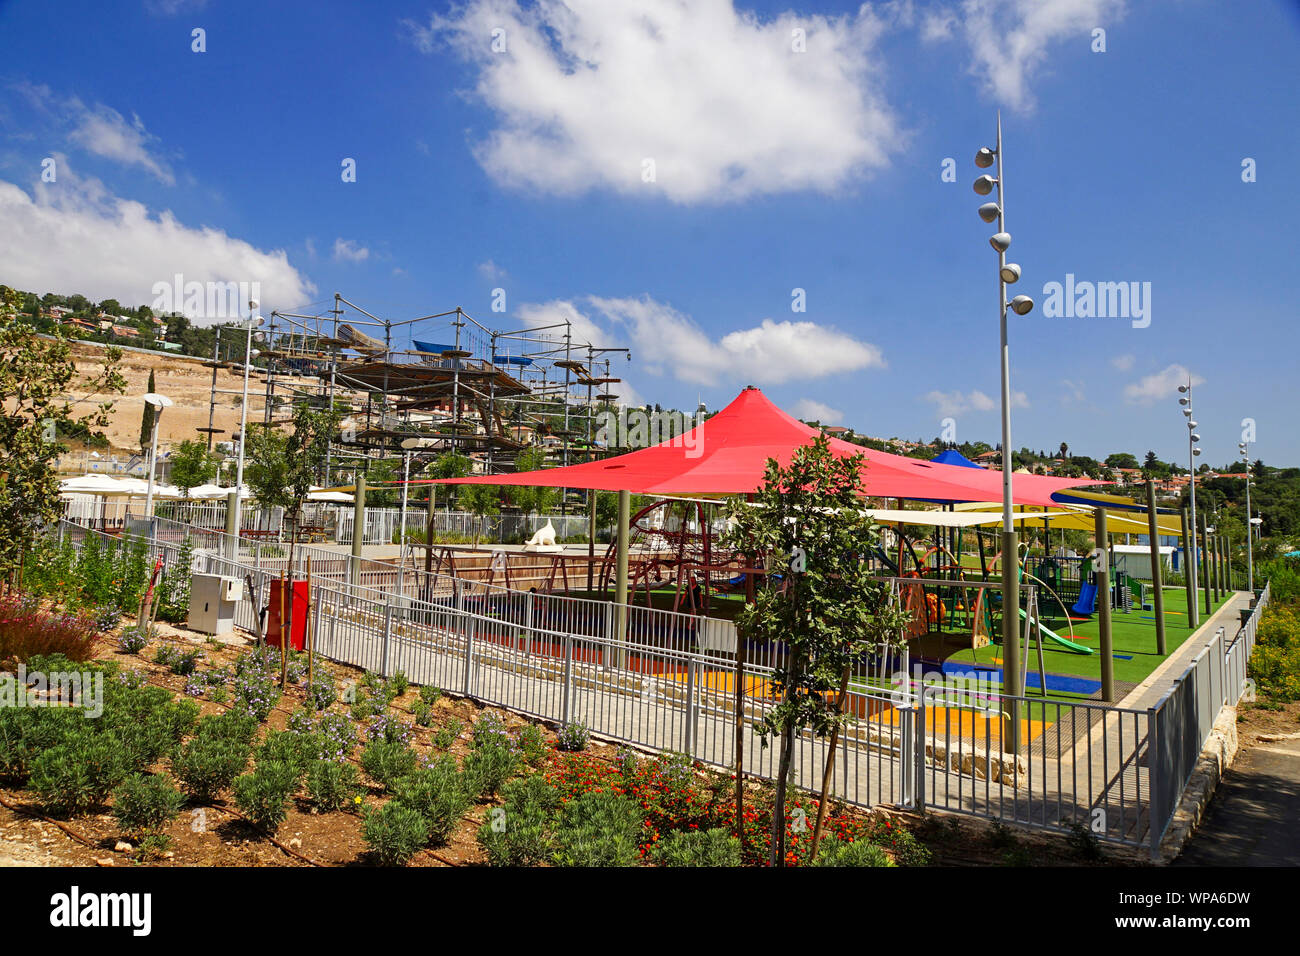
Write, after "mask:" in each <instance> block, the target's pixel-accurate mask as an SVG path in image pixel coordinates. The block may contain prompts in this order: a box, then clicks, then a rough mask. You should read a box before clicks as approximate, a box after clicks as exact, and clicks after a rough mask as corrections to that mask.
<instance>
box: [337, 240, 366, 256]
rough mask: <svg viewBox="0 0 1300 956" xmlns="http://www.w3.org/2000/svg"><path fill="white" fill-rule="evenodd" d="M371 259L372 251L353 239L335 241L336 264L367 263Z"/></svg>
mask: <svg viewBox="0 0 1300 956" xmlns="http://www.w3.org/2000/svg"><path fill="white" fill-rule="evenodd" d="M369 258H370V250H369V249H367V248H366V247H365V246H363V245H361V244H360V243H359V242H357V241H355V240H353V239H343V238H339V239H335V240H334V261H335V262H365V261H366V260H367V259H369Z"/></svg>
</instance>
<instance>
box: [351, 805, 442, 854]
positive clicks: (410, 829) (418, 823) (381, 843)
mask: <svg viewBox="0 0 1300 956" xmlns="http://www.w3.org/2000/svg"><path fill="white" fill-rule="evenodd" d="M362 831H363V835H364V837H365V840H366V845H367V846H368V847H370V852H371V853H373V854H374V856H375V859H376V860H377V861H378V862H379V864H380V865H381V866H405V865H406V864H407V863H408V862H410V859H411V857H413V856H415V854H417V853H419V852H420V849H421V848H422V847H423V846H424V845H425V844H426V843H428V842H429V823H428V821H427V820H425V819H424V817H423V816H422V815H421V814H420V813H419V811H417V810H412V809H411V808H410V807H407V806H404V805H402V804H400V803H397V802H395V801H390V802H389V803H386V804H385V805H384V806H382V807H380V808H379V809H378V810H374V811H371V812H370V813H367V814H366V822H365V825H364V826H363V827H362Z"/></svg>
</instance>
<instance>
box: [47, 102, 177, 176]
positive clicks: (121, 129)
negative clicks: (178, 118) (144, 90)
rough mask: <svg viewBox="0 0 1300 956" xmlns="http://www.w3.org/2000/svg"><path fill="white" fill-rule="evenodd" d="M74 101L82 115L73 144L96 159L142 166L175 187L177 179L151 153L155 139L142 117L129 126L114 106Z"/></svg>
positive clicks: (135, 118)
mask: <svg viewBox="0 0 1300 956" xmlns="http://www.w3.org/2000/svg"><path fill="white" fill-rule="evenodd" d="M73 102H74V103H75V104H76V105H77V106H78V107H80V109H81V115H80V116H79V118H78V120H77V125H76V127H75V128H74V129H73V130H72V134H71V135H72V139H73V141H74V142H76V143H79V144H80V145H82V146H84V147H85V148H86V149H87V150H89V151H90V152H92V153H94V154H95V155H96V156H103V157H104V158H105V159H112V160H115V161H116V162H119V163H122V164H124V165H127V166H141V167H143V168H144V169H146V170H148V171H149V172H150V173H152V174H153V176H154V177H155V178H156V179H158V180H159V181H160V182H163V183H166V184H167V185H168V186H173V185H175V183H176V177H175V175H173V173H172V171H171V169H170V168H169V167H168V166H167V164H166V163H164V162H162V161H161V160H159V159H156V158H155V157H154V156H153V155H151V154H150V152H149V147H150V144H151V143H152V142H153V141H154V140H155V139H156V137H153V136H151V135H149V133H148V131H147V130H146V129H145V128H144V123H142V122H141V121H140V117H138V116H133V117H132V118H131V122H129V123H128V122H127V121H126V118H125V117H124V116H122V114H121V113H119V112H118V111H117V110H115V109H113V108H111V107H108V106H104V105H102V104H100V105H98V106H96V107H94V108H90V107H86V106H83V105H82V104H81V101H80V100H73Z"/></svg>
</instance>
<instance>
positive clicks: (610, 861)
mask: <svg viewBox="0 0 1300 956" xmlns="http://www.w3.org/2000/svg"><path fill="white" fill-rule="evenodd" d="M641 820H642V818H641V808H640V807H638V806H637V805H636V804H635V803H633V802H632V801H631V800H630V799H628V798H627V797H625V796H623V795H621V794H617V793H611V792H608V791H606V792H601V793H595V792H593V793H584V794H582V795H580V796H579V797H578V798H577V799H575V800H570V801H569V802H568V803H565V804H562V805H561V807H560V811H559V816H558V819H557V821H556V826H555V843H556V847H555V852H554V854H553V855H552V859H553V860H554V862H555V864H556V865H557V866H583V867H589V866H636V865H637V864H638V863H639V862H640V860H641V849H640V842H641V839H640V838H641ZM507 822H508V821H507Z"/></svg>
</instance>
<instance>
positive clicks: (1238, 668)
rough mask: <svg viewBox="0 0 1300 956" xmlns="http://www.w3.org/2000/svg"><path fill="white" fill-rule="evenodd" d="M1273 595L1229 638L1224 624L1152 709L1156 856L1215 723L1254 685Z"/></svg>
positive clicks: (1268, 593)
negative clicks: (1253, 658) (1249, 672)
mask: <svg viewBox="0 0 1300 956" xmlns="http://www.w3.org/2000/svg"><path fill="white" fill-rule="evenodd" d="M1271 597H1272V592H1271V589H1270V587H1269V585H1267V584H1266V585H1265V586H1264V590H1263V591H1262V592H1260V595H1259V597H1258V598H1257V599H1255V601H1254V602H1253V606H1252V608H1251V610H1250V613H1249V615H1245V616H1244V617H1245V619H1244V620H1243V621H1242V625H1241V627H1240V629H1239V630H1238V631H1237V633H1236V635H1235V636H1233V637H1232V638H1229V637H1228V635H1227V631H1226V629H1225V628H1222V627H1220V628H1219V629H1218V630H1217V631H1216V632H1215V634H1214V638H1213V639H1212V640H1211V641H1210V643H1209V644H1208V645H1207V646H1206V647H1205V648H1204V649H1203V650H1202V651H1201V652H1200V653H1199V654H1197V655H1196V657H1195V658H1193V659H1192V661H1191V663H1189V664H1188V665H1187V668H1186V670H1184V671H1183V673H1182V674H1181V675H1179V677H1178V679H1177V680H1176V681H1174V683H1173V684H1172V685H1171V686H1170V688H1169V690H1168V691H1167V692H1166V693H1165V694H1164V696H1163V697H1161V698H1160V700H1159V701H1158V702H1157V704H1156V705H1155V706H1154V707H1153V708H1151V711H1150V718H1149V719H1150V721H1151V729H1152V737H1153V740H1152V743H1151V754H1150V756H1149V760H1148V762H1149V763H1150V764H1151V766H1152V773H1153V779H1154V780H1155V781H1156V783H1157V784H1158V785H1157V787H1156V790H1155V793H1154V794H1153V795H1152V817H1153V818H1154V819H1155V820H1157V821H1160V826H1159V827H1155V826H1153V827H1152V828H1151V833H1150V840H1151V852H1152V854H1153V855H1154V854H1155V853H1156V851H1157V849H1158V847H1159V845H1160V840H1161V838H1162V837H1163V836H1164V832H1165V830H1166V829H1168V827H1169V824H1170V822H1171V821H1172V820H1173V815H1174V812H1175V811H1176V810H1177V808H1178V803H1179V800H1180V799H1181V797H1182V793H1183V789H1184V788H1185V787H1186V786H1187V781H1188V780H1189V779H1190V778H1191V775H1192V772H1193V771H1194V770H1195V769H1196V762H1197V759H1198V758H1199V756H1200V753H1201V748H1203V747H1204V746H1205V742H1206V741H1207V740H1208V739H1209V737H1210V732H1211V731H1212V730H1213V728H1214V722H1215V721H1216V720H1217V719H1218V717H1219V714H1220V713H1221V712H1222V711H1223V708H1224V707H1235V706H1236V705H1237V704H1238V703H1239V702H1240V700H1241V698H1242V695H1243V694H1244V693H1246V691H1247V689H1248V688H1249V686H1250V683H1249V679H1248V678H1247V676H1246V669H1247V665H1248V663H1249V661H1250V655H1251V652H1252V651H1253V650H1254V647H1255V634H1256V631H1257V629H1258V627H1259V620H1260V617H1261V615H1262V614H1263V612H1264V609H1265V608H1266V607H1267V606H1268V603H1269V600H1270V599H1271Z"/></svg>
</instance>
